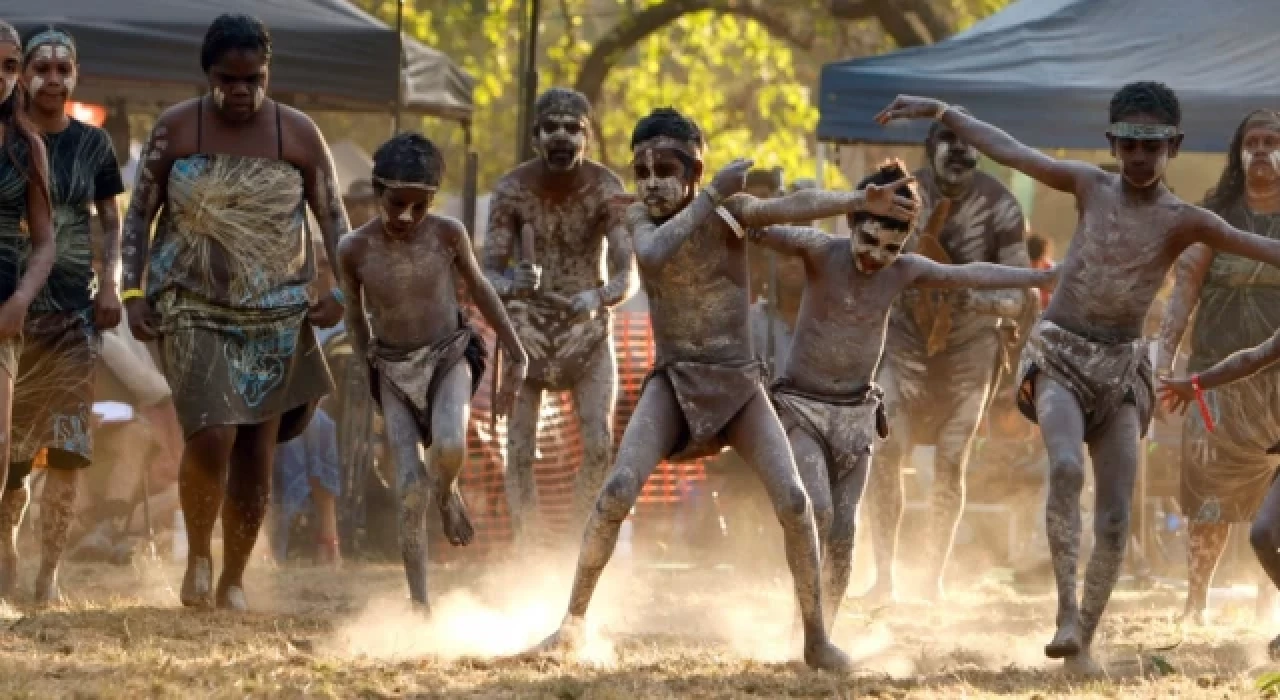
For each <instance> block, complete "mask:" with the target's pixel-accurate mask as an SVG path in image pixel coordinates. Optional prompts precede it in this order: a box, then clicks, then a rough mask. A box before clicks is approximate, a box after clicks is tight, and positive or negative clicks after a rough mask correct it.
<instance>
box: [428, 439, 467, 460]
mask: <svg viewBox="0 0 1280 700" xmlns="http://www.w3.org/2000/svg"><path fill="white" fill-rule="evenodd" d="M466 458H467V443H466V441H465V440H463V439H459V438H457V437H449V438H443V439H439V440H435V441H433V442H432V443H431V460H432V462H433V463H435V464H437V465H439V466H441V467H451V468H457V467H460V466H462V462H463V460H465V459H466Z"/></svg>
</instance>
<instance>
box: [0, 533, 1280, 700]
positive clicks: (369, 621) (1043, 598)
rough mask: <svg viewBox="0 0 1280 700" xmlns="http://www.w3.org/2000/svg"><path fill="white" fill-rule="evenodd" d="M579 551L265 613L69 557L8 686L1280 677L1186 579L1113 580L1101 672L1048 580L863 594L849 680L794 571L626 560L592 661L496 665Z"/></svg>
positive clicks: (1238, 684)
mask: <svg viewBox="0 0 1280 700" xmlns="http://www.w3.org/2000/svg"><path fill="white" fill-rule="evenodd" d="M569 565H570V562H569V561H568V560H567V559H555V558H548V557H541V558H540V559H539V561H538V562H536V565H535V564H531V563H528V562H525V563H508V564H505V565H501V566H490V567H487V568H486V570H485V571H483V572H478V571H464V570H433V578H432V581H431V585H432V586H433V591H434V593H435V595H436V598H435V599H434V600H435V610H434V615H433V617H432V619H431V620H430V621H428V620H427V619H425V618H424V617H423V616H421V615H419V614H418V613H415V612H414V611H413V610H411V609H410V608H409V607H408V606H407V605H406V603H405V602H404V584H403V582H402V579H401V573H400V571H399V569H398V568H397V567H393V566H385V565H369V564H364V565H360V564H349V565H348V566H347V567H346V568H344V569H343V570H342V571H340V572H332V571H329V570H324V569H317V568H307V567H302V568H283V569H274V568H269V567H266V566H263V565H260V564H255V569H254V570H253V572H252V574H251V577H250V580H249V588H248V592H249V596H250V603H251V604H252V605H254V606H255V608H256V609H258V610H260V611H261V612H256V613H250V614H231V613H222V612H197V611H187V610H183V609H181V608H180V607H179V606H178V603H177V599H176V595H175V593H174V591H173V587H176V585H177V583H178V581H179V579H180V574H181V572H180V570H179V569H178V567H177V566H176V565H173V564H151V565H144V566H138V567H134V568H128V567H125V568H118V567H111V566H107V565H75V564H73V565H69V566H68V567H67V570H66V572H65V574H64V576H63V589H64V593H65V594H66V596H67V598H68V600H67V604H66V605H64V606H61V607H55V608H50V609H46V610H36V609H33V608H31V607H30V605H29V601H25V600H23V599H21V598H20V599H19V600H18V601H17V602H16V606H14V607H8V606H4V607H0V625H3V628H4V629H3V630H0V697H5V698H9V697H14V698H58V697H75V698H131V699H134V698H143V697H164V698H169V697H172V698H192V697H214V698H224V697H225V698H231V697H236V698H240V697H272V698H293V697H341V698H388V697H424V698H426V697H450V698H566V699H568V698H584V699H596V698H600V699H609V698H618V699H621V698H753V697H760V698H780V697H812V698H854V697H876V698H995V697H1000V698H1024V699H1028V700H1030V699H1037V700H1047V699H1048V698H1067V697H1070V698H1172V697H1178V698H1215V699H1218V698H1241V697H1258V696H1259V695H1260V693H1259V691H1258V690H1257V689H1256V679H1257V678H1258V677H1259V676H1260V675H1262V674H1264V673H1266V672H1269V671H1273V670H1276V669H1275V668H1274V667H1272V666H1270V665H1268V664H1267V663H1266V661H1265V653H1264V649H1265V646H1266V641H1267V639H1268V637H1269V635H1268V634H1266V633H1267V631H1268V629H1264V628H1262V627H1259V626H1256V625H1255V624H1254V622H1253V614H1252V604H1251V603H1250V604H1248V605H1245V604H1244V603H1241V604H1240V605H1239V606H1238V607H1237V608H1227V609H1224V610H1222V611H1220V613H1219V614H1218V616H1217V623H1216V625H1215V626H1212V627H1207V628H1195V629H1189V630H1186V631H1185V632H1184V631H1182V630H1180V629H1179V627H1178V625H1177V623H1176V615H1175V613H1176V611H1177V610H1179V609H1180V605H1181V601H1180V597H1179V594H1178V593H1176V592H1173V591H1169V590H1166V591H1155V592H1146V593H1135V592H1120V593H1118V594H1117V596H1116V597H1115V598H1114V599H1113V601H1112V607H1111V611H1110V615H1109V617H1108V619H1107V621H1106V623H1105V628H1104V633H1105V640H1104V642H1103V644H1102V653H1103V656H1104V658H1105V659H1106V661H1107V663H1108V669H1109V674H1110V675H1109V677H1108V678H1105V679H1102V680H1092V681H1082V680H1078V679H1072V678H1067V677H1064V676H1063V675H1062V674H1061V673H1060V672H1059V671H1058V670H1057V667H1056V665H1054V664H1051V663H1049V662H1048V660H1046V659H1045V658H1044V657H1043V656H1042V655H1041V648H1042V645H1043V644H1044V642H1046V641H1047V640H1048V639H1049V636H1050V632H1051V629H1050V626H1049V623H1050V622H1051V621H1052V614H1053V604H1052V600H1051V598H1050V596H1049V595H1048V592H1047V591H1045V593H1044V594H1042V595H1025V594H1023V595H1020V594H1015V593H1014V592H1013V591H1011V590H1010V589H1008V588H1007V587H1003V586H1001V585H998V584H994V583H991V584H980V585H978V586H975V587H972V588H970V589H968V590H965V591H961V592H959V593H956V594H954V599H953V600H952V601H950V602H948V603H947V604H946V605H945V606H940V605H926V604H924V603H904V604H902V605H900V606H899V607H897V608H895V609H892V610H886V609H878V610H861V609H858V607H857V605H856V603H855V602H853V601H851V602H850V603H849V604H848V605H847V606H846V608H845V610H844V611H843V612H842V613H841V615H840V617H839V619H838V622H837V626H836V641H837V643H839V644H840V645H841V646H842V647H843V648H845V649H846V650H849V651H850V652H851V653H852V654H854V655H855V656H856V658H857V659H858V660H859V662H860V665H861V670H859V671H858V672H857V673H856V674H854V675H853V676H850V677H847V678H846V677H837V676H834V675H829V674H824V673H816V672H812V671H809V670H807V669H806V668H804V666H803V665H801V664H799V663H797V662H796V661H795V660H794V659H795V658H796V654H795V651H794V650H795V647H793V646H792V642H791V615H792V611H791V606H790V603H789V599H788V597H787V592H786V582H785V580H784V579H783V578H781V577H772V578H769V579H767V580H755V581H743V580H740V579H741V578H743V577H742V576H737V577H735V575H734V574H732V573H731V572H727V571H723V570H719V571H718V570H702V571H695V570H690V569H688V568H680V567H674V566H669V567H666V568H657V567H652V566H650V567H645V568H644V569H643V570H640V569H638V568H636V567H634V566H631V565H629V564H627V563H626V562H622V563H620V564H617V565H615V566H611V567H610V569H609V570H608V571H606V574H605V577H604V579H603V581H602V584H601V590H600V594H599V597H598V598H597V604H596V605H595V607H593V609H592V614H591V621H592V623H593V625H595V626H596V627H597V628H598V629H597V631H596V632H595V633H594V634H593V638H592V641H591V643H590V644H589V648H588V649H587V651H586V653H585V654H584V655H583V658H582V659H578V660H575V661H572V662H555V661H539V662H519V661H512V660H503V659H502V658H501V657H502V656H505V655H508V654H511V653H513V652H516V651H518V650H520V649H522V648H524V647H525V646H527V645H528V644H531V643H532V642H534V641H536V640H538V639H539V638H541V637H542V636H543V635H545V634H547V633H548V632H550V631H551V630H552V629H553V628H554V626H555V623H556V622H557V620H558V617H559V615H560V613H561V611H562V610H563V605H564V601H565V597H566V594H567V582H568V581H567V572H568V571H569V570H570V568H569ZM29 580H30V577H29V575H24V577H23V581H24V584H26V583H27V582H29ZM1271 631H1272V632H1274V631H1275V630H1271ZM1174 644H1178V645H1179V646H1177V648H1176V649H1173V650H1169V651H1159V649H1161V648H1163V647H1169V646H1172V645H1174Z"/></svg>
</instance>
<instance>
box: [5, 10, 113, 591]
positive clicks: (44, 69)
mask: <svg viewBox="0 0 1280 700" xmlns="http://www.w3.org/2000/svg"><path fill="white" fill-rule="evenodd" d="M23 63H24V65H23V82H24V83H25V84H26V86H27V90H28V92H29V93H30V98H31V99H30V101H29V103H28V104H27V116H28V117H30V118H31V121H32V122H33V123H34V124H35V126H36V127H37V128H38V129H40V131H41V132H43V134H44V142H45V148H46V149H47V151H48V158H49V190H50V194H51V195H52V199H53V224H54V231H55V234H54V238H55V240H56V250H57V255H56V257H55V260H54V264H53V271H52V272H50V273H49V280H48V282H47V283H46V284H45V287H44V289H41V290H40V293H39V294H38V295H37V296H36V298H35V301H33V302H32V303H31V310H30V313H29V314H28V315H27V320H26V323H25V324H24V328H23V333H22V352H21V354H20V355H19V358H18V376H17V378H16V382H15V385H14V397H13V438H12V441H11V447H10V459H11V461H12V463H11V465H10V467H9V479H8V482H7V483H6V484H5V486H4V497H3V498H2V499H0V537H3V538H4V539H6V540H12V539H13V537H14V534H15V533H14V531H15V530H16V529H17V528H18V527H19V526H20V524H21V522H22V516H23V513H24V512H25V511H26V509H27V504H28V502H29V501H30V498H31V497H30V490H29V489H28V486H27V481H28V479H27V477H28V475H30V473H31V464H32V460H34V459H35V456H36V454H37V453H39V452H40V450H43V449H47V450H48V452H47V463H48V466H49V469H48V470H47V472H46V476H45V482H44V488H43V490H42V491H41V499H40V526H41V527H40V529H41V533H40V543H41V558H40V569H39V571H38V572H37V574H36V584H35V599H36V602H37V603H50V602H54V601H56V600H57V599H58V598H59V594H58V584H57V577H58V562H59V561H61V559H62V552H63V550H64V549H66V546H67V535H68V533H69V532H70V530H71V521H72V519H73V514H74V512H75V504H76V495H77V491H78V487H79V483H80V470H81V469H83V468H85V467H88V466H89V463H90V461H91V459H92V456H93V454H92V452H93V443H92V441H91V439H90V432H89V420H90V416H91V414H92V411H93V387H94V367H95V366H96V365H97V358H98V350H99V345H100V336H99V335H98V334H99V333H100V332H102V331H105V330H109V329H111V328H114V327H115V326H116V325H117V324H118V323H120V297H119V294H118V293H117V291H116V289H117V279H116V278H117V277H118V273H119V269H120V205H119V203H118V202H117V201H116V196H117V195H119V194H120V193H121V192H123V191H124V185H123V184H122V183H121V181H120V168H119V166H118V165H117V163H116V156H115V152H114V151H113V150H112V146H111V139H110V137H108V136H107V133H106V132H105V131H103V130H102V129H99V128H97V127H95V126H91V125H89V124H85V123H83V122H80V121H78V120H76V119H72V118H71V117H69V116H67V114H66V105H67V100H68V99H70V97H71V93H72V91H73V90H74V89H75V84H76V78H77V77H78V74H79V68H78V66H77V64H76V46H75V41H74V40H73V39H72V38H71V35H69V34H67V33H66V32H63V31H60V30H57V29H49V30H46V31H42V32H39V33H37V34H35V35H34V36H32V37H31V38H30V39H28V40H27V44H26V49H25V50H24V51H23ZM90 204H92V205H93V206H94V207H96V208H97V210H98V216H99V218H100V219H101V222H102V230H103V237H102V247H101V251H102V258H101V263H102V271H103V275H102V278H101V279H99V280H95V279H94V277H95V276H94V266H93V247H92V245H90V241H89V216H90ZM95 290H96V291H95Z"/></svg>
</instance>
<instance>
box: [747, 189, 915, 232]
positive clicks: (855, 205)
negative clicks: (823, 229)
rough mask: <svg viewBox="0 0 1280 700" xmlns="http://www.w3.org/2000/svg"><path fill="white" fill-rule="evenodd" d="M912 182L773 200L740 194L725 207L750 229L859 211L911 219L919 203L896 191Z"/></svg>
mask: <svg viewBox="0 0 1280 700" xmlns="http://www.w3.org/2000/svg"><path fill="white" fill-rule="evenodd" d="M909 181H910V178H907V179H904V180H901V181H899V182H895V183H892V184H888V185H884V186H877V185H870V186H868V187H867V188H866V189H865V190H850V191H847V192H836V191H831V190H813V189H806V190H797V191H795V192H792V193H791V194H788V195H785V196H782V197H774V198H771V199H757V198H755V197H752V196H751V195H749V194H739V195H735V196H733V197H730V198H729V199H728V200H726V201H725V203H724V207H725V209H728V210H729V213H731V214H733V216H734V218H735V219H737V220H738V222H739V223H741V224H742V225H743V226H746V227H747V228H762V227H764V226H771V225H773V224H790V223H796V222H799V221H815V220H817V219H827V218H830V217H833V216H841V215H844V214H851V213H853V212H857V211H866V212H870V213H872V214H876V215H879V216H888V217H891V218H894V219H898V220H899V221H910V220H911V218H912V217H913V216H915V214H916V203H915V202H913V201H911V200H910V199H907V198H906V197H898V196H896V195H894V194H893V193H894V192H895V191H897V189H898V188H899V187H902V186H903V185H905V184H907V182H909Z"/></svg>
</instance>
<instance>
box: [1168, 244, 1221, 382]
mask: <svg viewBox="0 0 1280 700" xmlns="http://www.w3.org/2000/svg"><path fill="white" fill-rule="evenodd" d="M1212 263H1213V250H1211V249H1210V248H1209V247H1208V246H1205V245H1201V244H1199V243H1197V244H1196V245H1193V246H1191V247H1189V248H1187V249H1186V250H1185V251H1183V253H1182V255H1181V256H1180V257H1179V258H1178V263H1177V265H1175V266H1174V275H1175V280H1176V281H1175V282H1174V285H1173V293H1172V295H1170V297H1169V305H1168V306H1167V307H1166V308H1165V312H1164V318H1163V319H1161V320H1160V339H1159V344H1158V349H1157V352H1156V371H1157V372H1166V371H1172V370H1173V365H1174V362H1175V361H1177V359H1178V346H1179V345H1181V344H1182V336H1183V334H1184V333H1186V330H1187V325H1188V324H1189V323H1190V322H1191V314H1192V313H1193V312H1194V311H1195V310H1196V306H1198V305H1199V303H1200V290H1201V289H1202V288H1203V287H1204V278H1205V276H1206V275H1208V273H1209V266H1210V264H1212Z"/></svg>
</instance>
